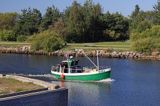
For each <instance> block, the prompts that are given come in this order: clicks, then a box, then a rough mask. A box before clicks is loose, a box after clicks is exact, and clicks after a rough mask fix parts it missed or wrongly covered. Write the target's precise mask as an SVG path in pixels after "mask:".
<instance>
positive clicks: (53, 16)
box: [40, 6, 61, 31]
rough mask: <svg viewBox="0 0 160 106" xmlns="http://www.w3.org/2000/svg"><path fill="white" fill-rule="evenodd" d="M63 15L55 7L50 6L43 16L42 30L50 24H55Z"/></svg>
mask: <svg viewBox="0 0 160 106" xmlns="http://www.w3.org/2000/svg"><path fill="white" fill-rule="evenodd" d="M60 17H61V13H60V12H59V10H58V9H57V8H56V7H55V6H52V7H48V8H47V11H46V13H45V15H44V16H43V18H42V23H41V27H40V31H43V30H46V29H48V28H49V26H50V25H54V23H55V22H56V21H58V19H59V18H60Z"/></svg>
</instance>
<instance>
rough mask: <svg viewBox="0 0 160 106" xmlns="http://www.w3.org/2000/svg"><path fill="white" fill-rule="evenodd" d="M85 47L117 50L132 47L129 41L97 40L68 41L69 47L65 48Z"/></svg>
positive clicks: (126, 49) (125, 49)
mask: <svg viewBox="0 0 160 106" xmlns="http://www.w3.org/2000/svg"><path fill="white" fill-rule="evenodd" d="M72 49H84V50H97V49H111V50H115V51H128V50H130V49H131V44H130V42H129V41H126V42H97V43H68V44H67V47H65V48H64V49H63V50H72Z"/></svg>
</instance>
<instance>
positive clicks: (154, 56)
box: [0, 46, 160, 60]
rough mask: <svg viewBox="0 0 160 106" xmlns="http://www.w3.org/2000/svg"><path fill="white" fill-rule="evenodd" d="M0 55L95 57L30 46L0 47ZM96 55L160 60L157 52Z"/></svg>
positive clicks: (87, 52) (88, 54)
mask: <svg viewBox="0 0 160 106" xmlns="http://www.w3.org/2000/svg"><path fill="white" fill-rule="evenodd" d="M0 53H15V54H27V55H49V56H50V55H53V56H64V55H65V54H70V55H76V56H78V57H81V56H85V54H86V55H87V56H90V57H95V56H97V51H96V50H88V51H85V54H84V52H83V50H80V49H77V50H76V52H75V50H70V51H63V50H58V51H55V52H45V51H32V50H31V49H30V46H23V47H15V48H11V47H10V48H7V47H0ZM98 55H99V56H100V57H106V58H124V59H126V58H127V59H128V58H131V59H154V60H160V53H159V52H153V53H151V54H150V55H146V54H144V53H138V52H133V51H123V52H120V51H110V50H104V49H103V50H98Z"/></svg>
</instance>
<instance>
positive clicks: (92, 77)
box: [52, 71, 111, 81]
mask: <svg viewBox="0 0 160 106" xmlns="http://www.w3.org/2000/svg"><path fill="white" fill-rule="evenodd" d="M110 74H111V71H106V72H98V73H93V74H86V75H85V74H84V75H78V74H77V75H64V78H63V80H66V81H99V80H104V79H107V78H110ZM52 75H53V76H54V77H55V78H56V79H62V78H61V75H59V74H56V73H53V72H52Z"/></svg>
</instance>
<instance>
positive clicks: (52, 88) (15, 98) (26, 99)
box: [0, 74, 68, 106]
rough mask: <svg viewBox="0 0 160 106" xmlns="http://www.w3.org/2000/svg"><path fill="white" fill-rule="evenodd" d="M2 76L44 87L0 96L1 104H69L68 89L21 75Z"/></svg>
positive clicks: (59, 105)
mask: <svg viewBox="0 0 160 106" xmlns="http://www.w3.org/2000/svg"><path fill="white" fill-rule="evenodd" d="M0 78H13V79H15V80H19V81H22V82H31V83H33V84H37V85H40V86H43V87H44V88H43V89H39V90H32V91H26V92H19V93H14V94H8V95H3V96H1V97H0V106H68V89H66V88H60V87H59V86H58V85H55V84H52V83H49V82H45V81H41V80H38V79H33V78H28V77H23V76H19V75H5V74H0Z"/></svg>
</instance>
